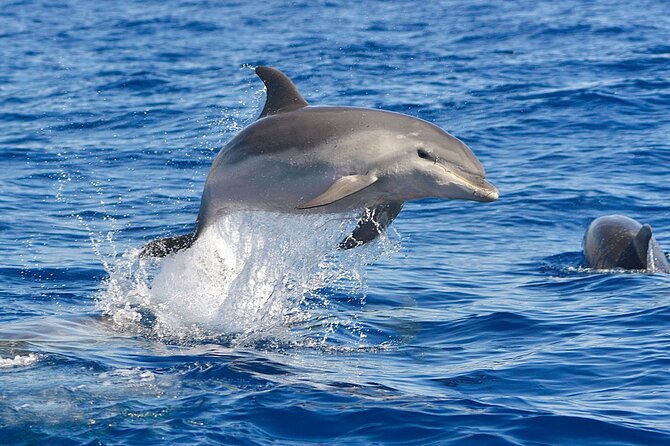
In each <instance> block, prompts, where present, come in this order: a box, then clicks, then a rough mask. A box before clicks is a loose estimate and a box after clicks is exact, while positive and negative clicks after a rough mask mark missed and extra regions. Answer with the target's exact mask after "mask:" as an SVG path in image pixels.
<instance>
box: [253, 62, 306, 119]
mask: <svg viewBox="0 0 670 446" xmlns="http://www.w3.org/2000/svg"><path fill="white" fill-rule="evenodd" d="M256 74H257V75H258V77H260V78H261V80H262V81H263V83H264V84H265V89H266V90H267V99H266V101H265V107H263V111H262V112H261V115H260V116H259V117H258V119H260V118H264V117H266V116H269V115H274V114H277V113H281V112H287V111H292V110H297V109H299V108H302V107H306V106H307V105H308V104H307V101H305V98H303V97H302V95H301V94H300V92H299V91H298V89H297V88H295V85H293V82H291V79H289V78H288V77H286V75H285V74H284V73H282V72H281V71H279V70H276V69H274V68H271V67H257V68H256Z"/></svg>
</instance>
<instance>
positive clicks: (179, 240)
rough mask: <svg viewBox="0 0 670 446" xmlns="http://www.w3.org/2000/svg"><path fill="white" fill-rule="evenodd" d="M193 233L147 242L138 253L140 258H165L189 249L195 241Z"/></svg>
mask: <svg viewBox="0 0 670 446" xmlns="http://www.w3.org/2000/svg"><path fill="white" fill-rule="evenodd" d="M195 239H196V236H195V232H190V233H188V234H184V235H177V236H174V237H165V238H161V239H158V240H154V241H153V242H149V243H147V244H146V245H144V247H143V248H142V251H140V257H165V256H166V255H168V254H172V253H173V252H177V251H181V250H182V249H186V248H190V247H191V245H192V244H193V242H194V241H195Z"/></svg>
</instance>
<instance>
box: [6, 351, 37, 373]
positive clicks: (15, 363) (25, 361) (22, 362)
mask: <svg viewBox="0 0 670 446" xmlns="http://www.w3.org/2000/svg"><path fill="white" fill-rule="evenodd" d="M39 359H40V357H39V355H38V354H36V353H29V354H27V355H25V356H21V355H16V356H14V358H1V357H0V369H1V368H5V367H26V366H29V365H33V364H34V363H36V362H37V361H39Z"/></svg>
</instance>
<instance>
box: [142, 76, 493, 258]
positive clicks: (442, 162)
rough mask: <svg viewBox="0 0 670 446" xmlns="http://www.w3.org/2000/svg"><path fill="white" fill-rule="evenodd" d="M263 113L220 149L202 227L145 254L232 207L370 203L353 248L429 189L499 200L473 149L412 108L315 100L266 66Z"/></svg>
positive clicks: (182, 241)
mask: <svg viewBox="0 0 670 446" xmlns="http://www.w3.org/2000/svg"><path fill="white" fill-rule="evenodd" d="M256 73H257V74H258V76H259V77H260V78H261V79H262V80H263V82H264V83H265V86H266V89H267V100H266V103H265V107H264V108H263V111H262V112H261V115H260V117H259V118H258V120H257V121H255V122H254V123H253V124H251V125H249V126H248V127H246V128H244V129H243V130H242V131H241V132H240V133H238V134H237V135H236V136H235V137H234V138H233V139H232V140H231V141H230V142H229V143H228V144H226V146H225V147H223V148H222V149H221V151H220V152H219V154H218V155H217V156H216V158H215V159H214V162H213V163H212V167H211V169H210V171H209V174H208V176H207V181H206V183H205V188H204V191H203V195H202V199H201V204H200V212H199V214H198V219H197V221H196V228H195V231H194V232H193V233H190V234H186V235H182V236H177V237H168V238H165V239H161V240H156V241H154V242H151V243H149V244H147V245H146V246H145V247H144V248H143V250H142V255H143V256H158V257H160V256H164V255H167V254H169V253H172V252H175V251H179V250H181V249H184V248H187V247H189V246H191V244H192V243H193V242H194V241H195V240H196V239H197V237H198V236H199V235H200V234H201V233H202V232H203V231H204V230H205V229H206V228H207V227H208V226H210V225H211V224H212V223H214V222H215V221H216V219H217V217H218V216H219V215H221V214H222V213H230V212H235V211H240V210H263V211H273V212H281V213H295V214H302V213H316V212H320V213H321V212H325V213H339V212H346V211H351V210H356V209H363V210H364V212H363V215H362V216H361V219H360V221H359V222H358V225H357V227H356V229H355V230H354V231H353V233H352V234H351V235H350V236H349V237H347V238H346V239H345V240H343V241H342V243H340V248H342V249H349V248H353V247H356V246H359V245H362V244H364V243H367V242H369V241H370V240H373V239H374V238H375V237H377V236H378V235H379V234H380V232H381V231H383V230H384V228H386V227H387V226H388V225H389V224H390V223H391V222H392V221H393V219H394V218H395V217H396V216H397V215H398V213H399V212H400V210H401V209H402V206H403V203H404V202H405V201H407V200H415V199H421V198H426V197H436V198H445V199H464V200H474V201H484V202H486V201H494V200H496V199H497V198H498V191H497V189H496V188H495V187H494V186H493V185H491V184H490V183H488V182H487V181H486V180H485V174H484V169H483V167H482V165H481V164H480V163H479V160H478V159H477V158H476V157H475V155H474V154H473V153H472V151H471V150H470V149H469V148H468V147H467V146H466V145H465V144H463V143H462V142H461V141H459V140H458V139H457V138H454V137H453V136H451V135H449V134H448V133H446V132H445V131H443V130H442V129H440V128H439V127H437V126H435V125H433V124H431V123H429V122H426V121H423V120H421V119H418V118H414V117H411V116H407V115H403V114H399V113H393V112H388V111H383V110H374V109H366V108H357V107H311V106H309V105H308V104H307V101H305V99H304V98H303V97H302V95H301V94H300V93H299V92H298V90H297V89H296V88H295V86H294V85H293V83H292V82H291V81H290V80H289V79H288V78H287V77H286V76H285V75H284V74H283V73H281V72H280V71H278V70H275V69H274V68H270V67H258V68H257V69H256Z"/></svg>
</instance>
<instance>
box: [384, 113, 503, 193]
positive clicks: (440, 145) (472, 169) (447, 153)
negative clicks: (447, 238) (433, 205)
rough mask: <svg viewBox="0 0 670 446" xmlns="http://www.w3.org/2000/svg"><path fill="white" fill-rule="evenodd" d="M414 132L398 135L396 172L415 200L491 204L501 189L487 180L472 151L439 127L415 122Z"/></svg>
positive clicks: (418, 121)
mask: <svg viewBox="0 0 670 446" xmlns="http://www.w3.org/2000/svg"><path fill="white" fill-rule="evenodd" d="M412 130H414V131H411V132H408V133H403V134H399V135H396V138H398V139H401V140H402V143H403V144H402V145H403V153H402V161H401V163H399V165H400V166H402V167H401V168H399V169H398V170H397V171H396V172H397V173H398V174H400V176H402V177H405V178H406V180H407V181H402V183H406V184H403V185H402V186H401V187H404V188H405V190H406V191H408V192H409V193H410V194H416V195H415V196H413V197H412V198H414V199H418V198H427V197H434V198H445V199H460V200H473V201H483V202H490V201H495V200H497V199H498V189H496V187H495V186H494V185H492V184H491V183H489V182H488V181H486V179H485V172H484V168H483V167H482V165H481V163H480V162H479V160H478V159H477V157H475V155H474V154H473V153H472V150H470V148H469V147H468V146H466V145H465V144H463V142H461V141H460V140H459V139H458V138H455V137H453V136H451V135H450V134H448V133H447V132H445V131H444V130H442V129H440V128H439V127H437V126H435V125H433V124H431V123H429V122H426V121H422V120H418V119H417V120H416V122H415V123H414V125H413V129H412Z"/></svg>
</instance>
